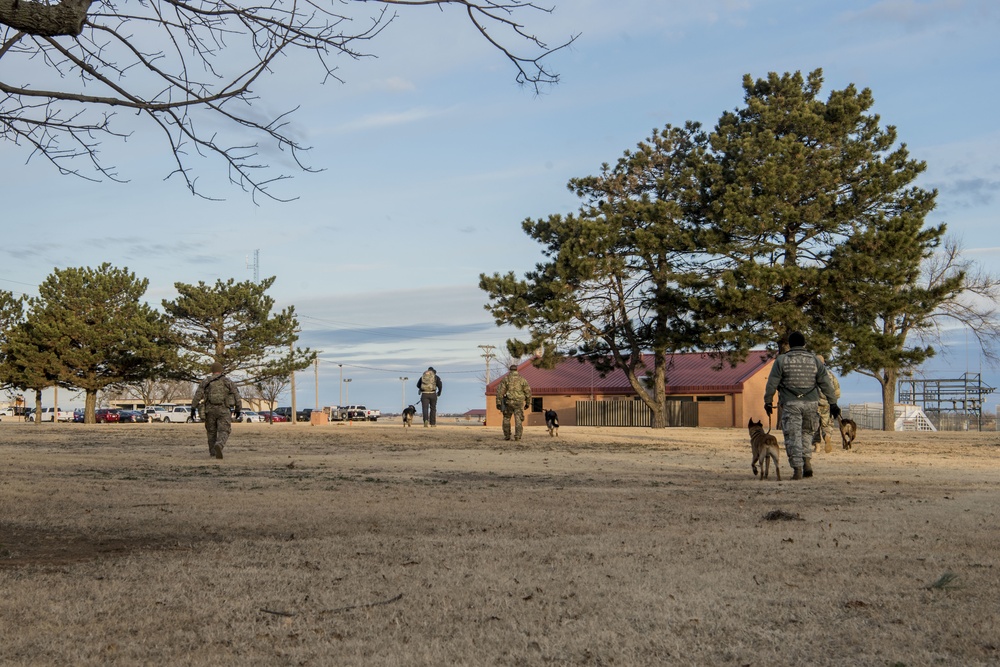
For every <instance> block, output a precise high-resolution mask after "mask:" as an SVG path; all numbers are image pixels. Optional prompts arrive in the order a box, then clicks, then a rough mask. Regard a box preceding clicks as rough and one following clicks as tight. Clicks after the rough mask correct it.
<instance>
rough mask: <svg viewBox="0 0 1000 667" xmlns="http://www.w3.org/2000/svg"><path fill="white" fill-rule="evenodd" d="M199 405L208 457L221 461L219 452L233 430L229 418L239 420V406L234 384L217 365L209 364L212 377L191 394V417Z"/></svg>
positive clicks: (240, 409) (217, 363)
mask: <svg viewBox="0 0 1000 667" xmlns="http://www.w3.org/2000/svg"><path fill="white" fill-rule="evenodd" d="M202 403H204V404H205V409H204V410H202V413H201V414H202V418H203V421H204V422H205V431H207V432H208V455H209V456H214V457H215V458H217V459H221V458H222V449H223V447H225V446H226V441H227V440H228V439H229V434H230V433H231V432H232V430H233V424H232V421H233V417H234V416H235V418H236V419H239V418H240V412H241V411H242V410H243V406H242V403H241V401H240V392H239V390H237V389H236V384H235V383H234V382H233V381H232V380H230V379H229V378H227V377H226V376H225V375H224V374H223V373H222V364H220V363H219V362H217V361H216V362H215V363H213V364H212V374H211V375H209V376H208V377H207V378H205V379H204V380H202V381H201V383H200V384H199V385H198V390H197V391H196V392H195V393H194V400H193V401H191V416H192V417H194V416H195V415H196V414H197V412H198V409H199V407H201V404H202Z"/></svg>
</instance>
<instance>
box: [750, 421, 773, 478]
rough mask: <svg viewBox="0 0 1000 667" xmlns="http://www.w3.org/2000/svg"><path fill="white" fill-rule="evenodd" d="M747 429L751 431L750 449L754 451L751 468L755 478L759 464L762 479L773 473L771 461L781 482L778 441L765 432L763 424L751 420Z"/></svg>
mask: <svg viewBox="0 0 1000 667" xmlns="http://www.w3.org/2000/svg"><path fill="white" fill-rule="evenodd" d="M747 429H748V430H749V431H750V449H751V450H752V451H753V461H751V462H750V468H751V469H752V470H753V474H754V476H756V475H757V464H758V463H759V464H760V478H761V480H764V479H767V476H768V474H770V472H771V460H772V459H773V460H774V472H775V473H776V474H777V475H778V481H779V482H780V481H781V468H780V466H779V465H778V439H777V438H775V437H774V436H773V435H771V434H770V433H765V432H764V425H763V424H762V423H761V422H755V421H754V420H752V419H751V420H750V421H748V422H747Z"/></svg>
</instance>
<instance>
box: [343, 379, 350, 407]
mask: <svg viewBox="0 0 1000 667" xmlns="http://www.w3.org/2000/svg"><path fill="white" fill-rule="evenodd" d="M350 381H351V378H345V379H344V386H345V387H347V404H348V405H350V403H351V385H350V384H349V383H350Z"/></svg>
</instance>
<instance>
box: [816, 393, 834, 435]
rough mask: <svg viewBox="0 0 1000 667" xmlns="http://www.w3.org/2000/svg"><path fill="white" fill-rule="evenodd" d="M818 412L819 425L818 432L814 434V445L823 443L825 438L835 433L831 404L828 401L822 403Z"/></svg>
mask: <svg viewBox="0 0 1000 667" xmlns="http://www.w3.org/2000/svg"><path fill="white" fill-rule="evenodd" d="M817 411H818V412H819V423H818V424H817V428H816V432H815V433H814V434H813V439H812V442H813V444H814V445H818V444H820V443H822V442H823V439H824V438H827V437H829V436H830V434H831V433H833V431H832V425H833V421H832V419H831V417H830V404H829V403H827V402H826V401H820V402H819V407H818V408H817Z"/></svg>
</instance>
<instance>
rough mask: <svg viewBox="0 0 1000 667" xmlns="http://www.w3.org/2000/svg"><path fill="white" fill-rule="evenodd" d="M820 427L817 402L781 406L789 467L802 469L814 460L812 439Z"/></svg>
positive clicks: (791, 402) (782, 430)
mask: <svg viewBox="0 0 1000 667" xmlns="http://www.w3.org/2000/svg"><path fill="white" fill-rule="evenodd" d="M818 426H819V412H818V407H817V404H816V401H789V402H788V403H784V404H782V406H781V432H782V434H784V436H785V453H786V454H787V455H788V465H790V466H792V468H801V467H802V466H803V464H804V460H805V459H810V458H812V438H813V434H814V433H815V432H816V429H817V427H818Z"/></svg>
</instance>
